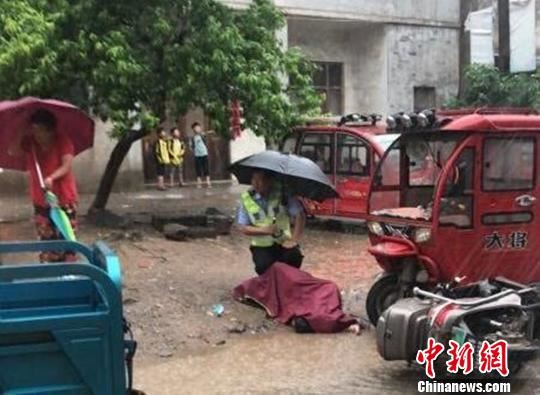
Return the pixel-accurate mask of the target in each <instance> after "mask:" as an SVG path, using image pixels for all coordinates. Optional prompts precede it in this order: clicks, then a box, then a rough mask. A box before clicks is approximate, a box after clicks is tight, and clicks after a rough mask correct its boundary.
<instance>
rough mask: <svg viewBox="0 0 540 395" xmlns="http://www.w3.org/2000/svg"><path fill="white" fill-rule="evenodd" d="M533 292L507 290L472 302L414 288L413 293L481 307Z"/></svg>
mask: <svg viewBox="0 0 540 395" xmlns="http://www.w3.org/2000/svg"><path fill="white" fill-rule="evenodd" d="M533 290H534V289H533V288H525V289H520V290H519V291H517V290H515V289H507V290H504V291H502V292H499V293H497V294H495V295H491V296H487V297H485V298H481V299H479V300H470V301H460V300H457V299H452V298H447V297H446V296H441V295H437V294H434V293H432V292H428V291H424V290H423V289H420V288H418V287H414V289H413V293H414V295H415V296H423V297H425V298H429V299H436V300H440V301H442V302H449V303H453V304H456V305H458V306H468V307H473V306H479V305H481V304H485V303H489V302H493V301H495V300H498V299H500V298H502V297H504V296H508V295H511V294H517V295H521V294H524V293H527V292H531V291H533Z"/></svg>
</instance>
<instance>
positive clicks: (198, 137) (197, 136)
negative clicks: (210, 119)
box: [191, 122, 212, 188]
mask: <svg viewBox="0 0 540 395" xmlns="http://www.w3.org/2000/svg"><path fill="white" fill-rule="evenodd" d="M191 129H192V130H193V133H194V136H193V140H192V143H191V148H192V149H193V154H194V155H195V170H196V171H197V188H200V187H201V182H202V178H203V177H205V178H206V185H207V186H208V188H210V187H211V186H212V184H211V183H210V173H209V170H208V147H207V146H206V142H205V141H204V137H203V136H204V133H203V131H202V127H201V124H200V123H199V122H195V123H194V124H193V125H191Z"/></svg>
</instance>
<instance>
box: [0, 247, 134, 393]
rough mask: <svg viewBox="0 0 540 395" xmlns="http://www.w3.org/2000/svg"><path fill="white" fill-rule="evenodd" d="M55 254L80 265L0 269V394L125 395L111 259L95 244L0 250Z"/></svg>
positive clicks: (127, 369)
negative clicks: (73, 255) (69, 255)
mask: <svg viewBox="0 0 540 395" xmlns="http://www.w3.org/2000/svg"><path fill="white" fill-rule="evenodd" d="M57 250H66V251H67V250H69V251H76V252H78V253H79V256H80V257H81V262H79V263H60V264H28V265H12V266H9V265H6V262H3V266H0V393H1V394H5V395H23V394H24V395H28V394H35V395H38V394H39V395H126V394H128V393H130V387H131V358H132V356H133V354H134V352H135V342H133V341H132V340H130V339H126V338H125V337H126V336H127V335H126V333H128V332H129V331H128V330H127V325H126V324H125V322H124V320H123V315H122V293H121V287H122V276H121V271H120V262H119V260H118V257H117V256H116V255H115V254H114V253H113V252H112V251H111V250H110V249H109V248H108V247H107V246H106V245H105V244H104V243H101V242H100V243H97V244H95V245H93V246H91V247H89V246H86V245H83V244H80V243H74V242H65V241H59V242H17V243H0V254H5V253H27V252H34V251H35V252H38V251H57ZM127 337H129V336H127Z"/></svg>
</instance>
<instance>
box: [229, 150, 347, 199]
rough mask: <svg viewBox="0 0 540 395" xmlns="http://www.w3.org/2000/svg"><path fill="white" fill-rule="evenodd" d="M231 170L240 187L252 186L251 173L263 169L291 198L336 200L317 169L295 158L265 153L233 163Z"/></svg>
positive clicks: (322, 174) (325, 179) (336, 196)
mask: <svg viewBox="0 0 540 395" xmlns="http://www.w3.org/2000/svg"><path fill="white" fill-rule="evenodd" d="M230 170H231V172H232V173H233V174H234V175H235V176H236V178H238V181H239V182H240V183H241V184H251V177H252V175H253V173H254V172H255V171H257V170H265V171H268V172H270V173H272V174H274V175H275V176H276V177H277V178H278V179H279V180H280V181H281V182H283V184H284V186H285V187H286V189H287V190H288V192H289V193H290V194H291V195H294V196H300V197H304V198H307V199H311V200H316V201H319V202H321V201H323V200H326V199H331V198H338V197H339V194H338V193H337V191H336V189H335V188H334V186H333V185H332V183H331V182H330V180H329V179H328V177H327V176H326V175H325V174H324V173H323V172H322V170H321V169H320V168H319V166H317V164H315V163H314V162H313V161H311V160H309V159H307V158H303V157H301V156H297V155H292V154H282V153H280V152H277V151H264V152H261V153H258V154H255V155H251V156H248V157H247V158H244V159H242V160H239V161H238V162H235V163H233V164H232V165H231V167H230Z"/></svg>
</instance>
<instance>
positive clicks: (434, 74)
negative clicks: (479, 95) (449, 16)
mask: <svg viewBox="0 0 540 395" xmlns="http://www.w3.org/2000/svg"><path fill="white" fill-rule="evenodd" d="M386 39H387V48H388V55H387V56H388V60H387V62H388V88H387V89H388V107H389V110H390V112H393V111H412V110H413V104H414V87H415V86H432V87H434V88H435V89H436V93H437V103H436V105H437V106H441V105H442V104H444V102H445V101H446V100H448V99H449V98H450V97H452V96H455V95H457V90H458V85H459V31H458V30H454V29H444V28H426V27H416V26H403V25H401V26H400V25H388V26H387V38H386Z"/></svg>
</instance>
